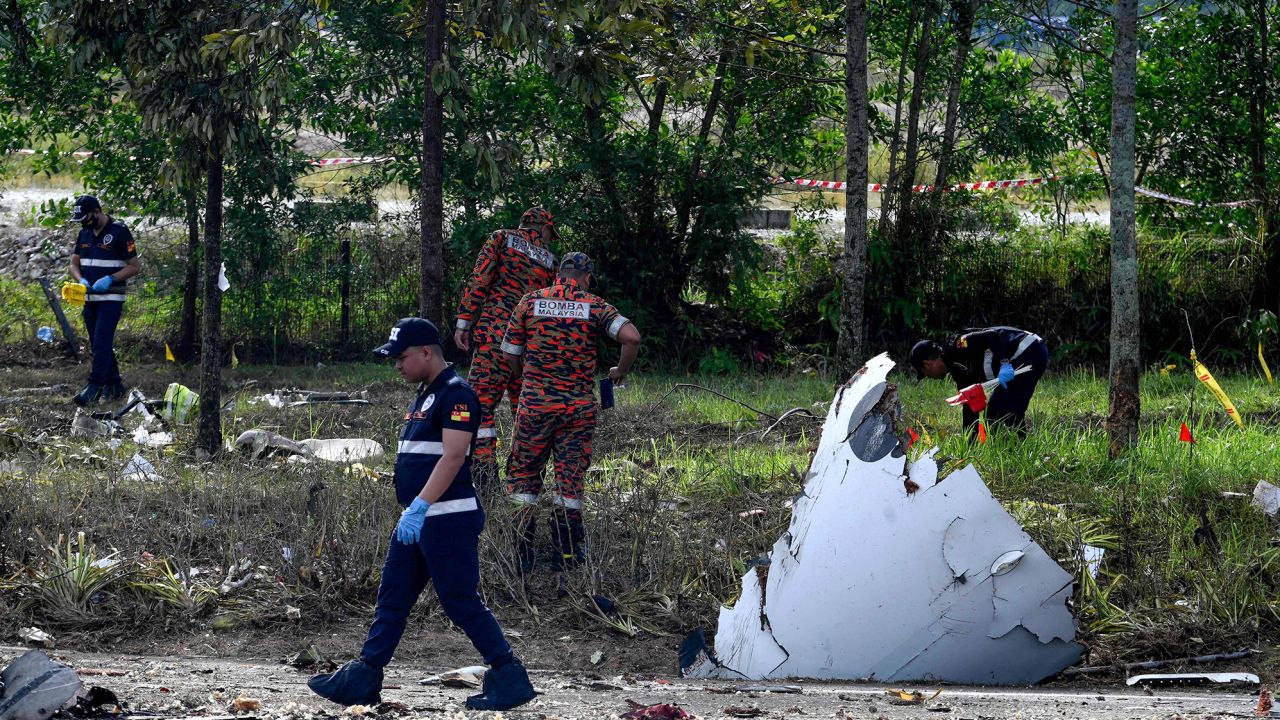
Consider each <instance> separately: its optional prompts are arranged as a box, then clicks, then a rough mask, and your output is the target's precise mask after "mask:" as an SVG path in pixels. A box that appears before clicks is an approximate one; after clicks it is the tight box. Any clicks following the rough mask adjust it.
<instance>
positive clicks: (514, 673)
mask: <svg viewBox="0 0 1280 720" xmlns="http://www.w3.org/2000/svg"><path fill="white" fill-rule="evenodd" d="M481 689H482V691H483V692H482V693H481V694H479V695H472V696H471V697H469V698H467V709H468V710H510V709H511V708H513V707H517V706H520V705H523V704H525V703H527V702H529V701H530V700H532V699H534V698H535V697H537V696H538V693H537V691H536V690H534V689H533V683H531V682H529V673H528V671H526V670H525V669H524V665H522V664H521V663H520V661H519V660H512V661H511V662H508V663H506V664H505V665H502V666H501V667H496V668H493V669H492V670H490V671H489V672H487V673H485V674H484V681H483V683H482V685H481Z"/></svg>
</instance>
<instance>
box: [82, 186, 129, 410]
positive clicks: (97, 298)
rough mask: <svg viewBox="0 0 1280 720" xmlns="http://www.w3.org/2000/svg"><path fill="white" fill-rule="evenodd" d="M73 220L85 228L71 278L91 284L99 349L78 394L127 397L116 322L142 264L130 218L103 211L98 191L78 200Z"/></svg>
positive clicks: (91, 321) (87, 312)
mask: <svg viewBox="0 0 1280 720" xmlns="http://www.w3.org/2000/svg"><path fill="white" fill-rule="evenodd" d="M71 222H78V223H80V227H81V228H82V229H81V230H80V234H79V235H78V236H76V244H75V247H73V248H72V249H71V279H72V280H75V281H76V282H78V283H80V284H82V285H84V286H85V289H86V290H87V291H88V292H87V293H86V294H85V303H84V326H85V330H87V331H88V334H89V346H90V347H91V348H92V349H93V364H92V365H91V366H90V370H89V381H88V382H87V383H86V384H85V386H84V388H83V389H81V390H80V392H78V393H76V396H75V398H74V400H75V402H76V404H77V405H88V404H89V403H92V402H96V401H97V400H119V399H120V398H123V397H124V394H125V390H124V384H123V383H122V382H121V381H120V365H119V364H118V363H116V351H115V339H116V325H117V324H119V323H120V315H121V314H122V313H123V312H124V298H125V291H126V289H127V284H128V283H127V281H128V279H129V278H131V277H133V276H134V275H137V274H138V273H139V272H140V271H141V270H142V265H141V263H140V262H139V261H138V251H137V248H136V247H135V246H134V242H133V233H131V232H129V228H128V227H126V226H125V225H124V223H121V222H117V221H116V219H115V218H113V217H111V216H109V215H107V214H106V213H105V212H103V211H102V203H100V202H98V198H96V197H94V196H92V195H85V196H83V197H81V198H79V199H78V200H76V208H75V213H74V214H73V215H72V216H71Z"/></svg>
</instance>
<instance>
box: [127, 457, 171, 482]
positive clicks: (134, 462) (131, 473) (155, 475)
mask: <svg viewBox="0 0 1280 720" xmlns="http://www.w3.org/2000/svg"><path fill="white" fill-rule="evenodd" d="M120 477H121V478H122V479H124V480H133V481H135V482H136V481H142V482H164V478H163V477H162V476H161V475H160V473H159V472H157V471H156V466H155V465H152V464H151V463H150V462H149V461H148V460H147V459H146V458H144V457H142V455H140V454H138V453H134V455H133V457H132V458H129V462H128V463H126V464H125V466H124V469H123V470H121V471H120Z"/></svg>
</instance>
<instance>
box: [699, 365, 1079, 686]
mask: <svg viewBox="0 0 1280 720" xmlns="http://www.w3.org/2000/svg"><path fill="white" fill-rule="evenodd" d="M893 365H894V364H893V361H892V360H890V359H889V357H888V356H887V355H880V356H878V357H876V358H874V359H872V360H871V361H870V362H868V363H867V364H866V365H865V366H864V367H863V369H862V370H860V371H859V372H858V373H857V374H855V375H854V377H853V378H852V379H851V380H850V382H849V383H848V384H846V385H845V386H844V387H842V388H840V389H839V390H838V391H837V393H836V397H835V400H834V402H832V404H831V407H832V408H833V410H832V412H831V414H830V415H829V416H828V417H827V420H826V423H825V424H824V426H823V429H822V436H821V439H820V440H819V444H818V449H817V451H816V452H815V453H814V456H813V459H812V461H811V464H810V467H809V473H808V475H807V477H808V480H807V483H806V486H805V490H804V493H803V494H802V495H801V496H800V497H799V498H798V499H797V500H796V502H795V506H794V509H793V511H792V518H791V525H790V527H789V529H788V530H787V531H786V532H785V533H784V534H783V536H782V537H781V538H779V540H778V541H777V542H776V543H775V544H774V546H773V550H772V552H771V553H770V563H769V565H768V567H767V568H763V567H762V568H753V569H752V570H751V571H749V572H748V573H747V575H746V576H745V577H744V578H743V581H742V592H741V594H740V596H739V598H738V601H737V602H736V604H735V605H734V607H732V608H722V609H721V611H720V619H719V626H718V629H717V633H716V638H715V646H716V655H717V656H718V660H719V662H718V664H717V663H703V664H701V665H699V666H698V667H697V669H696V671H695V672H696V674H699V675H701V676H703V677H724V678H739V679H740V678H743V677H747V678H751V679H758V680H763V679H770V678H789V677H795V678H818V679H868V680H876V681H881V682H902V681H935V682H936V681H943V682H955V683H970V684H996V685H1025V684H1032V683H1035V682H1038V681H1040V680H1043V679H1044V678H1046V677H1049V676H1051V675H1054V674H1055V673H1057V672H1059V671H1061V670H1062V669H1064V668H1066V667H1068V666H1070V665H1071V664H1073V663H1074V662H1075V661H1076V660H1077V659H1078V658H1079V657H1080V653H1081V651H1082V648H1081V647H1080V645H1078V644H1077V643H1076V642H1075V632H1076V623H1075V619H1074V617H1072V615H1071V613H1070V611H1069V610H1068V609H1067V604H1066V601H1067V599H1068V598H1069V597H1070V595H1071V589H1072V577H1071V575H1070V574H1068V573H1067V572H1066V571H1064V570H1063V569H1062V568H1061V567H1059V566H1058V565H1057V563H1055V562H1054V561H1053V559H1052V558H1050V557H1049V556H1048V555H1047V554H1046V553H1045V552H1044V550H1043V549H1042V548H1040V546H1039V545H1037V544H1035V543H1034V542H1033V541H1032V540H1031V538H1030V536H1028V535H1027V534H1026V532H1024V531H1023V529H1022V527H1021V526H1019V525H1018V523H1017V522H1016V521H1015V520H1014V519H1013V518H1012V517H1011V516H1010V515H1009V514H1008V513H1007V512H1005V510H1004V508H1003V507H1002V506H1001V505H1000V503H999V502H998V501H997V500H996V499H995V498H994V497H992V495H991V493H990V491H989V490H988V489H987V487H986V485H985V484H984V483H983V481H982V478H981V477H979V475H978V473H977V471H976V470H975V469H974V468H973V467H972V466H969V467H966V468H964V469H962V470H959V471H957V472H954V473H952V474H951V475H949V476H948V477H947V478H946V482H942V483H939V482H938V468H937V464H936V463H935V462H934V460H933V456H932V453H929V454H927V455H925V456H924V457H921V458H920V459H919V460H917V461H916V462H914V463H912V464H911V465H910V466H909V467H908V464H907V463H908V459H907V457H906V455H905V450H906V448H905V446H903V445H902V444H901V443H900V442H899V441H898V440H897V438H899V437H901V436H902V433H899V432H895V430H894V425H895V421H896V420H897V419H898V417H897V416H898V407H897V390H896V388H895V387H894V386H893V385H890V384H888V382H887V377H888V374H889V371H890V369H892V368H893ZM907 481H910V482H907ZM913 487H914V489H913Z"/></svg>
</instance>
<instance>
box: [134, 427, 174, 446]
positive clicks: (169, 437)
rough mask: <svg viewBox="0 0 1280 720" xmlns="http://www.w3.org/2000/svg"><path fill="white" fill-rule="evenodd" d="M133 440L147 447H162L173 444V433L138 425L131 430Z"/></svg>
mask: <svg viewBox="0 0 1280 720" xmlns="http://www.w3.org/2000/svg"><path fill="white" fill-rule="evenodd" d="M133 441H134V442H135V443H137V444H139V445H146V446H147V447H164V446H165V445H172V444H173V434H172V433H167V432H151V431H150V430H148V429H147V427H146V425H139V426H138V429H137V430H134V431H133Z"/></svg>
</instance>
